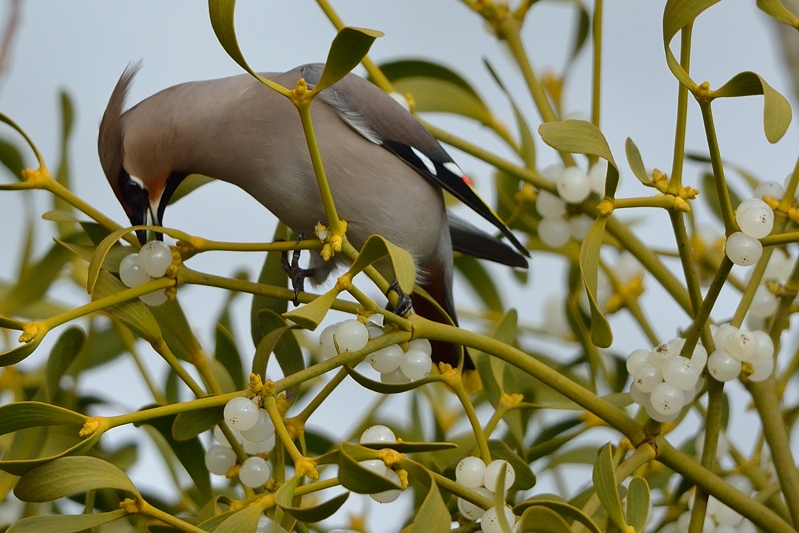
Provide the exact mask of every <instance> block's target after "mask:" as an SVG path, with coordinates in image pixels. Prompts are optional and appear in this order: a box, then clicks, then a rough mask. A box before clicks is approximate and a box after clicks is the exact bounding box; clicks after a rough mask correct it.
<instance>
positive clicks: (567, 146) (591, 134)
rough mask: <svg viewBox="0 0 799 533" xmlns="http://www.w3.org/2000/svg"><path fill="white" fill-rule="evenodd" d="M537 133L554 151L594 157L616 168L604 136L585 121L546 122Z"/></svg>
mask: <svg viewBox="0 0 799 533" xmlns="http://www.w3.org/2000/svg"><path fill="white" fill-rule="evenodd" d="M538 133H540V134H541V138H542V139H543V140H544V142H545V143H547V144H548V145H550V146H551V147H552V148H554V149H555V150H558V151H561V152H569V153H577V154H590V155H596V156H599V157H601V158H602V159H605V160H607V161H608V163H610V164H611V165H613V166H614V167H615V166H616V162H615V161H614V160H613V154H612V153H611V152H610V147H608V141H607V140H606V139H605V136H604V135H602V132H601V131H599V128H597V127H596V126H594V125H593V124H591V123H590V122H588V121H586V120H564V121H563V122H547V123H545V124H541V125H540V126H539V127H538Z"/></svg>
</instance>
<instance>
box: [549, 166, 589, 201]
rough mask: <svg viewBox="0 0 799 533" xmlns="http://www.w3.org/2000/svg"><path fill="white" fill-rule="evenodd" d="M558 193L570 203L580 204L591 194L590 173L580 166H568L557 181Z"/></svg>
mask: <svg viewBox="0 0 799 533" xmlns="http://www.w3.org/2000/svg"><path fill="white" fill-rule="evenodd" d="M555 185H556V186H557V188H558V194H559V195H560V197H561V198H563V199H564V200H565V201H566V202H568V203H570V204H579V203H580V202H582V201H583V200H585V199H586V198H588V196H589V195H590V194H591V182H590V180H589V179H588V174H586V173H585V171H584V170H583V169H581V168H579V167H566V168H565V169H563V172H561V174H560V177H559V179H558V181H557V182H556V183H555Z"/></svg>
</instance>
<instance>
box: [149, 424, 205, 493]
mask: <svg viewBox="0 0 799 533" xmlns="http://www.w3.org/2000/svg"><path fill="white" fill-rule="evenodd" d="M176 419H177V416H176V415H169V416H162V417H159V418H153V419H150V420H147V421H146V422H144V423H145V424H147V425H149V426H152V427H153V428H155V429H156V430H157V431H158V432H159V433H160V434H161V436H162V437H164V440H166V442H167V444H169V447H170V448H172V451H173V452H175V456H176V457H177V458H178V460H179V461H180V464H182V465H183V467H184V468H185V469H186V472H188V474H189V476H191V479H192V481H194V484H195V486H196V487H197V490H199V491H200V494H201V495H202V498H203V501H204V502H205V501H208V500H210V499H211V498H212V497H213V495H214V494H213V490H212V489H211V478H210V475H209V473H208V469H207V468H206V466H205V448H203V445H202V444H201V443H200V440H199V439H198V438H197V437H194V438H190V439H187V440H181V441H178V440H176V439H175V438H174V437H173V436H172V428H173V426H174V425H175V421H176Z"/></svg>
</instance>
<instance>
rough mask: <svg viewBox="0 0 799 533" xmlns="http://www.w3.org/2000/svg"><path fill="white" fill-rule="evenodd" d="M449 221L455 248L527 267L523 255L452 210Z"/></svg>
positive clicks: (472, 254)
mask: <svg viewBox="0 0 799 533" xmlns="http://www.w3.org/2000/svg"><path fill="white" fill-rule="evenodd" d="M447 221H448V222H449V235H450V237H451V238H452V249H453V250H455V251H457V252H461V253H464V254H467V255H471V256H472V257H476V258H478V259H486V260H488V261H493V262H495V263H499V264H501V265H506V266H510V267H517V268H527V259H525V257H524V256H523V255H521V254H520V253H519V252H517V251H516V250H514V249H513V248H511V247H510V246H508V245H506V244H505V243H504V242H502V241H500V240H498V239H497V238H496V237H494V236H493V235H490V234H488V233H486V232H485V231H483V230H481V229H480V228H477V227H475V226H473V225H472V224H470V223H469V222H466V221H465V220H463V219H462V218H460V217H459V216H456V215H454V214H452V213H450V212H447Z"/></svg>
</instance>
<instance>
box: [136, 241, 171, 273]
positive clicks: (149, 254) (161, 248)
mask: <svg viewBox="0 0 799 533" xmlns="http://www.w3.org/2000/svg"><path fill="white" fill-rule="evenodd" d="M171 264H172V250H171V249H170V248H169V246H167V245H166V244H164V242H163V241H150V242H147V243H145V244H144V246H142V247H141V250H139V266H141V267H142V268H143V269H144V271H145V272H147V274H148V275H150V276H152V277H154V278H160V277H161V276H163V275H164V274H166V269H167V268H169V265H171Z"/></svg>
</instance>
